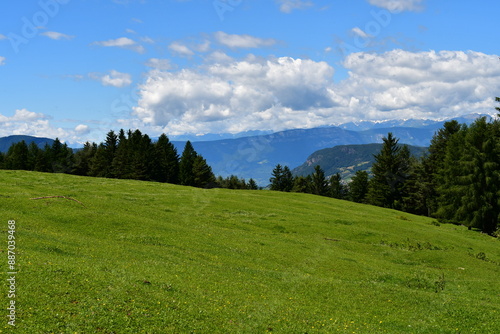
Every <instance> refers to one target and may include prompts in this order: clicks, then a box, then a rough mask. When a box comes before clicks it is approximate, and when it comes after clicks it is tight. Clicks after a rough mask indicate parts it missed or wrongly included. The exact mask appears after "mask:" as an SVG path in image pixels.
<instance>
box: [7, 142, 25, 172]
mask: <svg viewBox="0 0 500 334" xmlns="http://www.w3.org/2000/svg"><path fill="white" fill-rule="evenodd" d="M28 151H29V150H28V145H27V144H26V142H25V141H24V140H22V141H20V142H18V143H14V144H12V145H11V146H10V147H9V150H8V151H7V155H6V157H5V167H6V169H13V170H27V169H28Z"/></svg>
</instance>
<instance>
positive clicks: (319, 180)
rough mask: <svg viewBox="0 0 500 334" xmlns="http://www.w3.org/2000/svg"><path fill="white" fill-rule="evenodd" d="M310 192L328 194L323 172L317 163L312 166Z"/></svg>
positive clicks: (321, 194)
mask: <svg viewBox="0 0 500 334" xmlns="http://www.w3.org/2000/svg"><path fill="white" fill-rule="evenodd" d="M311 192H312V193H313V194H315V195H320V196H328V182H327V180H326V177H325V172H324V171H323V169H321V167H320V166H319V165H316V166H315V167H314V173H313V174H312V184H311Z"/></svg>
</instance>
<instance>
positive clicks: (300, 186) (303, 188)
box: [292, 175, 312, 193]
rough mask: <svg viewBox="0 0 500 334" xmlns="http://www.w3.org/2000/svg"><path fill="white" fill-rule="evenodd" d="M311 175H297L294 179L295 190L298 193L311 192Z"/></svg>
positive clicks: (293, 189)
mask: <svg viewBox="0 0 500 334" xmlns="http://www.w3.org/2000/svg"><path fill="white" fill-rule="evenodd" d="M311 183H312V179H311V175H307V176H297V177H295V179H294V181H293V188H292V191H293V192H297V193H311Z"/></svg>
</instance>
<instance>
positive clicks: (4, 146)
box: [0, 135, 54, 153]
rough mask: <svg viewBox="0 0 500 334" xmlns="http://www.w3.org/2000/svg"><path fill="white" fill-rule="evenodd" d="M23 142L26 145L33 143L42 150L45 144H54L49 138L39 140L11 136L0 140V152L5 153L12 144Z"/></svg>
mask: <svg viewBox="0 0 500 334" xmlns="http://www.w3.org/2000/svg"><path fill="white" fill-rule="evenodd" d="M23 140H24V141H25V142H26V144H27V145H29V144H31V143H32V142H34V143H35V144H37V145H38V147H40V148H43V147H44V146H45V144H49V145H52V143H53V142H54V140H53V139H50V138H41V137H33V136H23V135H13V136H7V137H1V138H0V152H4V153H5V152H7V151H8V150H9V147H10V146H11V145H12V144H15V143H19V142H21V141H23Z"/></svg>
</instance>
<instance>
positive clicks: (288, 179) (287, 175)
mask: <svg viewBox="0 0 500 334" xmlns="http://www.w3.org/2000/svg"><path fill="white" fill-rule="evenodd" d="M281 175H282V179H281V181H282V189H281V191H286V192H290V191H292V188H293V175H292V171H291V170H290V168H288V166H285V167H283V172H282V174H281Z"/></svg>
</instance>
